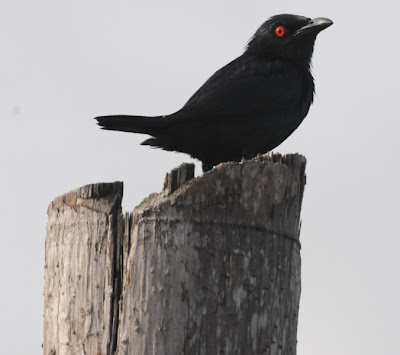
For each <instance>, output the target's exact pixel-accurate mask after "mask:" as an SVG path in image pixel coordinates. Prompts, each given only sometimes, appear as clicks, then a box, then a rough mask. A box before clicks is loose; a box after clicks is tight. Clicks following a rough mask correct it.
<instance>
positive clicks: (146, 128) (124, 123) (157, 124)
mask: <svg viewBox="0 0 400 355" xmlns="http://www.w3.org/2000/svg"><path fill="white" fill-rule="evenodd" d="M95 119H96V120H97V124H98V125H99V126H100V127H101V128H102V129H106V130H110V131H123V132H134V133H144V134H150V135H152V136H157V135H158V134H159V133H160V132H161V131H163V130H164V129H165V128H166V127H167V120H166V119H164V117H163V116H156V117H146V116H125V115H118V116H100V117H96V118H95Z"/></svg>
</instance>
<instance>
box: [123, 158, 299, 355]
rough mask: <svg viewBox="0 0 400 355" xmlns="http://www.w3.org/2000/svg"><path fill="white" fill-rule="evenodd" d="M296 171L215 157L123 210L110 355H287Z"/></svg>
mask: <svg viewBox="0 0 400 355" xmlns="http://www.w3.org/2000/svg"><path fill="white" fill-rule="evenodd" d="M304 170H305V159H304V158H303V157H301V156H298V155H295V156H288V157H280V156H270V157H268V158H259V159H255V160H254V161H246V162H244V163H243V164H224V165H222V166H220V167H218V168H217V169H214V170H212V171H210V172H208V173H206V174H204V175H203V176H201V177H200V178H197V179H194V180H191V181H190V182H188V183H187V184H186V185H184V186H183V187H182V188H181V189H179V190H177V191H175V193H173V194H171V195H168V196H165V195H163V194H158V195H152V196H151V197H150V198H149V199H147V200H145V201H144V202H143V203H142V204H141V205H140V206H139V207H138V208H136V209H135V210H134V211H133V213H131V214H130V215H128V216H127V217H126V218H127V220H126V222H125V226H126V228H125V235H124V248H123V250H124V256H123V259H124V268H123V275H124V276H123V290H122V308H121V315H120V328H119V342H118V343H119V344H118V350H119V354H295V353H296V342H297V340H296V334H297V320H298V306H299V299H300V243H299V222H300V208H301V200H302V195H303V189H304V183H305V176H304ZM128 219H129V221H128Z"/></svg>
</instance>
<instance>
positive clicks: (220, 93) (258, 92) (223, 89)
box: [171, 70, 302, 120]
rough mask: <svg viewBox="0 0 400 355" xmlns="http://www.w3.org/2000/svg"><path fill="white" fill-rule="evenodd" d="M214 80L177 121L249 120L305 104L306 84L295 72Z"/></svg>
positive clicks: (188, 103)
mask: <svg viewBox="0 0 400 355" xmlns="http://www.w3.org/2000/svg"><path fill="white" fill-rule="evenodd" d="M211 79H213V78H211ZM211 79H210V80H211ZM210 80H209V81H208V82H206V83H205V84H204V85H203V87H201V88H200V89H199V90H198V91H197V92H196V93H195V94H194V95H193V96H192V97H191V98H190V100H189V101H188V102H187V103H186V105H185V106H184V107H183V108H182V109H181V110H180V111H178V112H177V113H175V114H174V115H172V117H171V118H172V119H173V120H175V119H176V120H179V119H180V118H182V119H189V118H191V119H194V120H196V119H202V120H207V118H209V119H213V118H215V117H218V118H219V119H223V118H224V117H226V118H227V119H232V117H233V116H237V117H244V118H245V116H246V115H249V114H266V113H269V112H277V111H280V110H282V109H289V108H290V107H295V106H296V105H298V104H299V102H301V96H302V87H301V86H302V81H301V78H299V77H298V74H297V73H296V72H295V71H294V70H292V71H286V72H276V73H274V74H270V75H268V74H264V73H257V74H253V75H248V73H242V74H238V75H234V76H233V77H229V78H221V79H218V78H216V80H214V81H211V82H210Z"/></svg>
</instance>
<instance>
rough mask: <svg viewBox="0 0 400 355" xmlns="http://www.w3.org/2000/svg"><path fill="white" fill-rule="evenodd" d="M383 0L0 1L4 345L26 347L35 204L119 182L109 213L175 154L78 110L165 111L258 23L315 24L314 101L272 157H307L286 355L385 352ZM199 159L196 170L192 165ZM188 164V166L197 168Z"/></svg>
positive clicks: (388, 305)
mask: <svg viewBox="0 0 400 355" xmlns="http://www.w3.org/2000/svg"><path fill="white" fill-rule="evenodd" d="M399 7H400V6H399V3H398V2H396V1H394V0H392V1H390V0H383V1H379V2H375V3H370V2H365V1H361V0H354V1H343V0H336V1H331V2H329V3H328V2H322V1H316V0H314V1H313V0H303V1H301V3H300V2H299V1H293V0H287V1H285V2H267V1H255V0H248V1H237V0H234V1H232V0H221V1H218V2H216V1H215V0H214V1H210V0H203V1H196V2H192V1H187V0H185V1H183V0H182V1H179V0H172V1H155V0H147V1H127V0H126V1H113V2H111V1H104V0H97V1H89V0H88V1H82V0H80V1H76V0H69V1H61V0H59V1H50V0H48V1H45V0H36V1H28V0H12V1H6V0H4V1H2V2H1V4H0V45H1V55H0V64H1V65H0V119H1V127H2V129H1V131H0V144H1V149H0V158H1V160H0V161H1V165H2V167H3V168H2V174H1V182H2V186H3V191H2V203H1V221H2V223H1V225H2V237H1V238H2V246H1V249H0V272H1V280H2V285H3V288H2V292H1V295H0V300H1V302H0V307H1V308H0V311H1V315H2V322H1V323H0V334H1V336H0V337H1V344H2V345H1V347H2V353H4V354H41V352H42V349H41V342H42V321H43V319H42V314H43V295H42V294H43V264H44V241H45V228H46V223H47V214H46V212H47V206H48V204H49V203H50V202H51V200H52V199H53V198H54V197H56V196H57V195H60V194H62V193H64V192H67V191H69V190H72V189H74V188H77V187H79V186H81V185H84V184H88V183H95V182H100V181H102V182H108V181H115V180H122V181H124V182H125V196H124V201H123V205H124V209H125V210H126V211H127V210H132V209H133V208H134V207H135V206H136V205H138V204H139V203H140V202H141V200H142V199H143V198H144V197H146V196H147V195H148V194H149V193H151V192H158V191H160V189H161V186H162V182H163V179H164V175H165V173H166V172H167V171H169V170H170V169H172V168H173V167H175V166H177V165H179V164H180V163H182V162H187V161H191V159H190V158H189V157H188V156H186V155H183V154H174V153H167V152H162V151H159V150H152V149H149V148H147V147H141V146H140V145H139V143H140V142H141V141H142V140H143V138H144V137H143V136H139V135H133V134H131V135H130V134H122V133H115V132H104V131H101V130H100V129H98V127H97V126H96V125H95V122H94V120H93V119H92V117H94V116H96V115H102V114H112V113H115V114H116V113H125V114H144V115H153V114H154V115H158V114H166V113H171V112H174V111H176V110H178V109H179V108H180V107H181V106H182V105H183V104H184V103H185V101H186V100H187V99H188V98H189V97H190V96H191V94H192V93H193V92H194V91H195V90H196V89H197V88H198V87H199V86H200V85H201V84H202V83H203V82H204V81H205V80H206V79H207V78H208V77H209V76H210V75H211V74H213V73H214V72H215V71H216V70H217V69H219V68H220V67H221V66H223V65H224V64H226V63H228V62H229V61H230V60H232V59H234V58H235V57H237V56H238V55H240V54H241V52H242V50H243V47H244V46H245V44H246V42H247V40H248V39H249V38H250V37H251V35H252V34H253V33H254V31H255V30H256V29H257V27H258V26H259V25H260V24H261V23H262V22H264V21H265V20H266V19H267V18H268V17H269V16H271V15H275V14H278V13H294V14H299V15H304V16H308V17H319V16H324V17H329V18H331V19H332V20H333V21H334V25H333V26H332V27H330V28H329V29H327V30H326V31H324V32H322V33H321V34H320V35H319V36H318V39H317V42H316V48H315V52H314V59H313V63H314V65H313V74H314V77H315V82H316V91H317V94H316V97H315V103H314V105H313V106H312V108H311V110H310V113H309V115H308V117H307V118H306V119H305V121H304V122H303V124H302V125H301V126H300V128H299V129H298V130H297V131H296V132H295V133H294V134H293V135H292V136H291V137H290V138H289V139H288V140H287V141H286V142H284V143H283V144H282V145H281V146H279V147H278V148H277V149H275V151H276V152H281V153H289V152H293V153H295V152H299V153H302V154H304V155H305V156H306V157H307V159H308V165H307V186H306V191H305V199H304V203H303V210H302V220H303V224H302V233H301V241H302V260H303V261H302V297H301V308H300V323H299V332H298V340H299V343H298V353H299V354H300V355H320V354H324V355H337V354H341V355H347V354H349V355H376V354H389V355H390V354H398V353H399V349H400V336H399V334H400V322H399V320H398V319H399V316H400V306H399V305H400V302H399V300H400V285H399V279H400V278H399V270H400V262H399V256H398V254H399V249H400V242H399V234H400V233H399V228H398V219H399V212H400V208H399V197H400V196H399V188H398V181H399V178H400V168H399V165H398V157H399V153H400V143H399V138H398V135H399V131H400V120H399V109H398V107H399V104H398V100H399V89H398V82H399V74H400V73H399V63H400V58H399V39H398V13H399ZM199 168H200V166H199V164H197V169H198V171H199ZM198 173H199V172H198Z"/></svg>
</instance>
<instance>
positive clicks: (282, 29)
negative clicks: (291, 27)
mask: <svg viewBox="0 0 400 355" xmlns="http://www.w3.org/2000/svg"><path fill="white" fill-rule="evenodd" d="M285 33H286V29H285V27H283V26H278V27H277V28H275V34H276V35H277V37H279V38H282V37H283V36H284V35H285Z"/></svg>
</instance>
